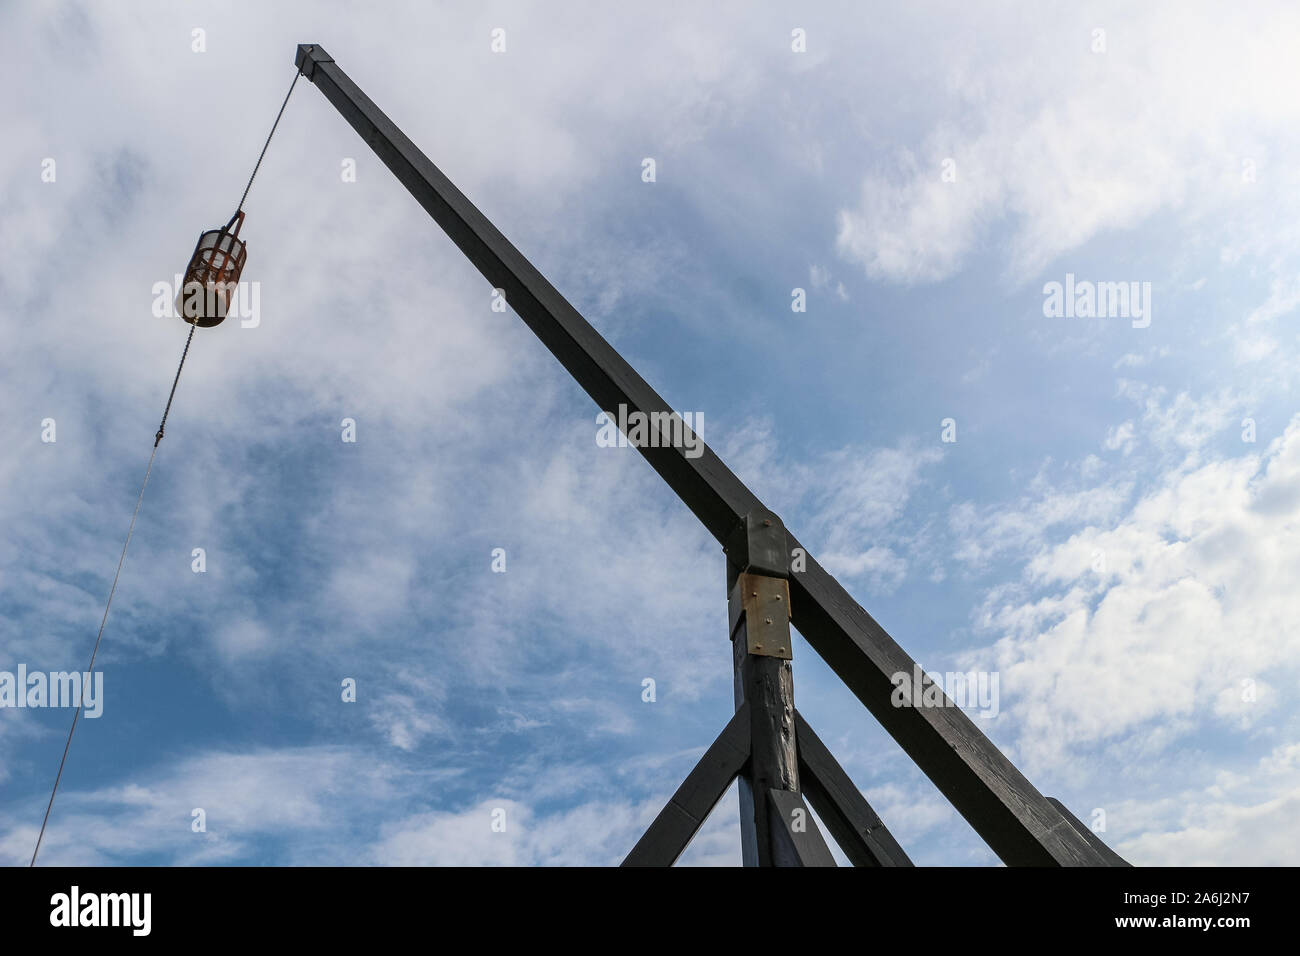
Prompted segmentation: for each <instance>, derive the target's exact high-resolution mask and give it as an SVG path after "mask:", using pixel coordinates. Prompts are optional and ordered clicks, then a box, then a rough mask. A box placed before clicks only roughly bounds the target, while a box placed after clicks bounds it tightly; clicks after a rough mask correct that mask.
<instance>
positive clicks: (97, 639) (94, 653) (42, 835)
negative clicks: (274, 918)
mask: <svg viewBox="0 0 1300 956" xmlns="http://www.w3.org/2000/svg"><path fill="white" fill-rule="evenodd" d="M301 75H302V74H301V72H300V71H298V70H295V71H294V74H293V82H292V83H290V84H289V92H288V93H286V94H284V102H283V103H281V104H280V112H279V113H277V114H276V116H275V122H274V123H273V124H272V125H271V132H270V133H269V134H268V135H267V137H266V142H265V143H264V144H263V145H262V152H261V153H259V154H258V157H257V162H256V163H255V164H254V165H253V173H252V175H250V176H249V177H248V185H246V186H245V187H244V195H242V196H241V197H239V207H238V208H237V209H236V210H235V214H236V215H238V214H239V212H240V211H241V210H242V209H243V208H244V201H245V200H246V199H248V191H249V190H250V189H252V188H253V180H254V179H255V178H256V176H257V171H258V169H260V168H261V166H262V159H263V158H264V157H265V156H266V150H267V147H269V146H270V145H271V137H272V136H274V135H275V130H276V128H277V127H278V126H279V125H280V117H282V116H284V108H285V107H286V106H288V105H289V97H290V96H292V95H293V88H294V87H295V86H297V85H298V77H299V76H301ZM197 328H198V322H197V321H194V322H191V323H190V334H189V335H188V336H187V337H186V339H185V350H184V351H183V352H181V361H180V364H179V365H177V366H176V377H175V378H173V379H172V388H171V392H170V393H169V394H168V395H167V406H166V408H164V409H163V414H162V421H161V422H159V423H158V433H157V434H156V435H154V439H153V453H152V454H150V456H149V467H148V468H146V469H145V472H144V481H143V482H142V483H141V484H140V494H139V496H138V497H137V498H136V500H135V511H134V512H133V513H132V514H131V524H130V525H129V526H128V527H127V529H126V541H125V542H124V543H123V544H122V553H121V555H120V556H119V557H118V559H117V571H116V572H114V574H113V586H112V587H111V588H109V591H108V601H107V602H106V603H105V604H104V616H103V617H102V618H101V619H100V621H99V633H98V634H96V635H95V647H94V649H93V650H92V651H91V652H90V667H89V668H88V669H87V671H86V677H85V680H83V682H82V685H81V694H80V699H79V700H78V701H77V710H76V713H74V714H73V715H72V726H71V727H69V728H68V739H67V740H66V741H65V742H64V744H63V756H62V757H60V758H59V772H58V773H57V774H55V776H54V786H53V787H52V788H51V789H50V801H49V803H47V804H46V805H45V818H44V819H43V820H42V821H41V832H40V833H39V834H38V835H37V837H36V849H34V850H33V851H32V861H31V863H29V864H27V865H28V866H35V865H36V855H37V854H38V853H40V852H41V841H42V840H44V839H45V827H46V825H47V824H48V823H49V822H50V811H51V810H52V809H53V808H54V797H55V795H56V794H57V793H58V792H59V781H61V780H62V779H63V767H64V765H65V764H66V763H67V761H68V750H69V749H70V748H71V747H72V735H73V733H75V732H76V730H77V721H78V720H80V719H81V711H82V709H83V708H84V706H85V702H86V682H88V681H89V679H90V676H91V674H93V673H94V670H95V658H96V657H97V656H98V655H99V645H100V642H101V641H102V640H103V638H104V625H105V624H107V623H108V611H109V608H111V607H112V606H113V596H114V595H115V594H117V582H118V579H119V578H120V577H121V576H122V564H123V563H124V562H125V561H126V549H127V548H128V547H129V546H130V544H131V535H132V534H134V533H135V521H136V519H137V518H138V517H140V505H141V503H142V502H143V501H144V490H145V488H147V487H148V486H149V476H150V475H151V474H152V473H153V463H154V459H155V458H156V457H157V456H158V446H159V445H160V444H161V443H162V440H163V431H164V430H165V429H166V427H167V416H168V415H169V414H170V413H171V410H172V400H173V399H175V397H176V386H177V385H178V384H179V383H180V380H181V370H182V369H184V368H185V359H186V357H187V356H188V355H189V354H190V343H192V342H193V341H194V330H195V329H197Z"/></svg>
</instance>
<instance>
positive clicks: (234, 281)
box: [176, 211, 248, 329]
mask: <svg viewBox="0 0 1300 956" xmlns="http://www.w3.org/2000/svg"><path fill="white" fill-rule="evenodd" d="M243 224H244V213H243V212H242V211H240V212H237V213H235V214H234V215H233V216H231V217H230V222H228V223H226V224H225V225H224V226H222V227H221V228H220V229H210V230H208V231H207V232H205V233H203V234H202V235H200V236H199V242H198V245H196V246H195V247H194V255H192V256H190V264H189V265H188V266H187V267H186V269H185V278H184V280H182V282H181V287H180V289H179V290H177V292H176V313H177V315H179V316H180V317H181V318H182V319H184V320H185V321H186V322H189V323H190V324H191V325H197V326H199V327H200V328H204V329H210V328H212V327H213V326H214V325H220V324H221V323H222V322H223V321H224V320H225V318H226V310H227V309H229V308H230V300H231V299H232V298H233V297H234V295H235V287H236V286H237V285H238V283H239V276H240V273H242V272H243V271H244V261H245V259H247V257H248V249H247V247H246V246H245V244H244V241H243V240H242V239H240V238H239V229H240V227H241V226H243Z"/></svg>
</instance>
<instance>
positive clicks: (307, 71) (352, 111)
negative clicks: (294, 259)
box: [295, 44, 1108, 866]
mask: <svg viewBox="0 0 1300 956" xmlns="http://www.w3.org/2000/svg"><path fill="white" fill-rule="evenodd" d="M295 62H296V63H297V65H298V67H299V69H300V70H301V71H302V73H303V75H304V76H306V77H307V78H308V79H310V80H311V81H312V82H313V83H314V84H315V85H316V87H317V88H318V89H319V90H320V91H321V92H322V93H323V94H324V95H325V98H326V99H327V100H329V102H330V103H331V104H333V106H334V107H335V108H336V109H337V110H338V111H339V113H340V114H341V115H342V116H343V118H344V119H345V120H347V122H348V123H349V124H351V126H352V128H353V129H355V130H356V131H357V133H358V134H360V136H361V138H362V139H363V140H364V141H365V142H366V144H367V145H368V146H370V148H371V149H372V150H374V152H375V155H376V156H378V157H379V159H380V160H381V161H382V162H383V163H384V165H386V166H387V167H388V168H389V170H391V171H392V173H393V175H394V176H396V177H397V179H398V181H399V182H401V183H402V185H404V186H405V187H406V188H407V190H408V191H409V192H410V193H411V195H412V196H413V197H414V198H415V200H416V201H417V202H419V203H420V205H421V206H423V207H424V209H425V211H426V212H428V213H429V215H430V216H431V217H432V218H433V220H434V221H435V222H436V223H437V224H438V225H439V226H440V227H442V229H443V231H444V232H446V234H447V235H448V237H449V238H450V239H451V240H452V242H454V243H455V244H456V246H457V247H458V248H459V249H460V251H461V252H462V253H464V254H465V256H466V258H468V259H469V261H470V262H471V263H472V264H473V265H474V266H475V268H477V269H478V270H479V272H481V273H482V274H483V276H484V277H485V278H486V279H487V280H488V282H489V283H491V285H492V286H493V287H494V288H500V289H504V290H505V293H506V301H507V302H508V303H509V304H510V306H511V307H512V308H513V309H514V310H515V312H516V313H518V315H519V317H520V318H521V319H523V321H524V323H525V324H527V325H528V327H529V328H530V329H532V330H533V332H534V334H536V335H537V337H538V338H539V339H541V341H542V344H543V345H545V346H546V347H547V348H548V349H549V350H550V352H551V354H552V355H554V356H555V357H556V359H557V360H559V362H560V364H561V365H562V366H564V368H565V369H566V370H567V371H568V372H569V374H570V375H572V376H573V378H574V379H575V381H577V383H578V384H579V385H580V386H582V388H583V389H584V390H586V392H587V394H588V395H590V396H591V397H592V399H594V400H595V402H596V404H597V406H598V407H599V408H600V409H601V410H603V411H605V412H607V413H616V412H617V410H618V408H619V406H620V405H622V406H625V407H626V408H627V410H628V413H629V414H631V413H632V412H636V411H640V412H642V413H645V414H647V415H650V414H653V413H656V412H658V413H668V412H671V409H670V408H669V406H668V403H667V402H665V401H664V400H663V399H662V398H661V397H660V396H659V395H658V394H657V393H656V392H655V391H654V389H652V388H651V387H650V386H649V384H647V383H646V381H645V379H643V378H641V376H640V375H638V374H637V372H636V370H635V369H633V368H632V366H631V365H629V364H628V363H627V362H626V361H625V360H624V359H623V357H622V356H621V355H619V354H618V352H616V351H615V350H614V348H613V347H612V346H610V344H609V343H608V342H606V341H605V340H604V339H603V338H602V337H601V336H600V334H599V333H598V332H596V330H595V329H594V328H592V327H591V325H590V324H589V323H588V322H587V320H586V319H584V318H583V317H582V316H581V315H580V314H579V313H578V311H577V310H576V309H575V308H574V307H573V306H572V305H570V304H569V302H568V301H567V300H566V299H565V298H564V297H563V296H562V295H560V293H559V292H558V291H557V290H556V289H555V287H554V286H552V285H551V284H550V283H549V282H548V281H547V280H546V278H545V277H544V276H543V275H542V274H541V273H540V272H539V271H538V270H537V269H536V268H535V267H534V266H533V265H532V263H530V262H529V261H528V259H527V258H525V257H524V255H523V254H522V253H521V252H520V251H519V250H518V249H516V248H515V247H514V246H513V245H512V244H511V243H510V242H509V240H507V239H506V237H505V236H504V235H502V233H501V232H500V231H499V230H498V229H497V228H496V227H495V226H494V225H493V224H492V223H491V222H490V221H488V219H487V217H486V216H484V215H483V213H481V212H480V211H479V210H478V208H477V207H475V206H474V204H473V203H472V202H470V201H469V199H467V198H466V197H465V195H464V194H463V193H462V192H461V191H460V190H459V189H457V188H456V186H455V185H454V184H453V183H452V182H451V180H449V179H448V178H447V177H446V176H445V175H443V173H442V172H441V171H440V170H439V169H438V168H437V167H436V166H435V165H434V164H433V163H432V162H431V161H430V160H429V158H428V157H427V156H425V155H424V153H422V152H421V151H420V150H419V149H418V148H417V147H416V145H415V144H414V143H412V142H411V140H410V139H408V138H407V137H406V134H404V133H403V132H402V131H401V130H400V129H398V127H397V125H396V124H395V123H393V121H392V120H390V119H389V118H388V117H387V116H386V115H385V114H384V112H383V111H382V110H381V109H379V107H378V106H376V105H375V103H374V102H373V101H372V100H371V99H370V98H369V97H368V96H366V94H365V93H363V92H362V91H361V89H360V88H359V87H358V86H357V85H356V84H355V83H353V82H352V80H351V79H350V78H349V77H348V75H347V74H346V73H344V72H343V70H341V69H340V68H339V66H338V64H337V63H335V62H334V58H333V57H331V56H330V55H329V54H328V53H326V52H325V50H324V49H322V48H321V47H320V45H319V44H302V45H300V46H299V47H298V49H297V51H296V55H295ZM638 450H639V451H640V452H641V454H642V455H643V456H644V457H645V459H646V461H648V462H649V463H650V466H651V467H652V468H654V469H655V471H656V472H658V473H659V475H660V477H662V478H663V479H664V481H666V482H667V483H668V485H669V487H670V488H672V490H673V491H674V492H675V493H676V494H677V496H678V497H679V498H681V500H682V502H683V503H684V504H685V505H686V506H687V507H688V508H689V509H690V510H691V512H692V513H693V514H694V515H695V516H696V517H697V518H698V519H699V520H700V522H701V523H702V524H703V525H704V527H705V528H707V529H708V531H709V533H710V534H712V535H713V536H714V538H716V539H717V540H718V541H719V542H720V543H723V544H725V543H726V542H727V540H728V538H729V537H730V536H731V534H732V532H733V531H735V529H736V527H737V525H738V524H740V523H741V522H742V520H743V519H744V518H745V516H746V515H747V514H749V513H750V512H751V511H754V510H755V509H758V508H762V503H761V502H760V501H759V500H758V498H757V497H756V496H755V495H754V494H753V492H751V491H750V490H749V489H748V488H747V487H745V485H744V484H743V483H742V482H741V481H740V479H739V478H737V477H736V476H735V475H734V474H733V473H732V472H731V471H730V469H728V468H727V466H726V465H724V464H723V463H722V461H721V459H719V458H718V456H717V455H716V454H714V453H713V451H712V449H710V448H708V446H707V445H704V444H703V443H700V444H699V445H698V446H697V445H695V444H694V443H693V442H691V443H689V447H688V443H686V442H683V443H682V444H681V445H680V446H671V445H670V446H668V447H649V446H646V447H639V448H638ZM688 450H689V451H690V453H691V455H692V456H693V457H688V455H687V452H688ZM696 452H699V454H696ZM789 545H790V547H791V548H792V549H794V548H798V547H799V544H798V542H797V541H796V540H795V539H794V537H793V536H791V537H790V538H789ZM804 554H805V555H806V562H807V567H806V569H805V570H803V571H796V570H795V569H794V568H793V567H792V568H791V574H790V590H791V598H792V601H793V611H794V614H795V618H794V623H795V626H796V627H797V628H798V629H799V631H800V633H802V634H803V636H804V637H805V638H807V640H808V643H809V644H811V645H812V646H813V648H814V649H815V650H816V651H817V653H818V654H820V655H821V656H822V657H823V658H824V659H825V660H826V662H827V663H828V664H829V665H830V667H831V668H832V670H834V671H835V673H836V674H838V675H839V677H840V679H841V680H843V681H844V682H845V683H846V684H847V685H848V686H849V688H850V689H851V690H852V691H853V692H854V694H856V695H857V697H858V699H859V700H861V701H862V702H863V703H864V704H865V705H866V706H867V708H868V709H869V710H870V711H871V713H872V714H874V715H875V717H876V719H877V720H879V721H880V723H881V725H882V726H884V728H885V730H887V731H888V732H889V734H890V735H891V736H893V738H894V739H895V740H896V741H898V743H899V745H900V746H901V747H902V748H903V750H904V751H906V752H907V754H908V756H909V757H911V758H912V760H913V761H915V762H916V764H917V766H918V767H920V768H921V770H922V771H924V773H925V774H926V776H928V777H929V778H930V779H931V780H932V781H933V782H934V784H935V786H937V787H938V788H939V790H940V791H941V792H942V793H943V794H944V796H945V797H947V798H948V800H949V801H951V802H952V805H953V806H954V807H955V808H956V809H957V811H958V812H959V813H961V815H962V816H963V817H965V818H966V820H967V822H969V823H970V825H971V826H972V827H974V828H975V830H976V832H978V833H979V834H980V836H982V837H983V838H984V839H985V840H986V841H987V842H988V844H989V846H990V847H992V849H993V850H994V852H995V853H997V854H998V856H1000V857H1001V858H1002V860H1003V861H1004V862H1006V863H1008V864H1025V865H1060V866H1067V865H1104V864H1106V863H1107V862H1108V860H1107V859H1106V858H1105V857H1104V856H1103V855H1102V854H1100V853H1099V852H1098V851H1097V850H1096V849H1095V848H1094V847H1093V846H1092V844H1091V843H1090V842H1089V841H1088V840H1086V839H1084V837H1083V836H1082V835H1081V834H1080V833H1079V832H1078V831H1077V830H1076V829H1075V828H1074V827H1073V826H1072V825H1071V824H1070V823H1068V822H1067V821H1066V819H1065V817H1064V816H1062V815H1061V813H1060V811H1058V810H1057V809H1056V808H1055V807H1053V806H1052V805H1051V804H1050V803H1049V802H1048V801H1047V800H1046V798H1044V797H1043V796H1042V794H1040V793H1039V792H1038V791H1037V790H1036V789H1034V787H1033V786H1032V785H1031V784H1030V783H1029V781H1028V780H1026V779H1025V777H1024V775H1023V774H1021V773H1020V771H1018V770H1017V769H1016V768H1015V767H1014V766H1013V765H1012V764H1011V761H1010V760H1008V759H1007V757H1006V756H1005V755H1004V754H1003V753H1002V751H1001V750H999V749H998V748H997V746H995V745H994V744H993V743H992V741H990V740H988V739H987V738H986V737H985V736H984V735H983V734H982V733H980V731H979V730H978V729H977V728H976V727H975V725H974V724H973V723H972V722H971V721H970V719H969V718H967V717H966V716H965V714H963V713H962V712H961V711H960V710H959V709H957V708H956V707H954V706H944V707H934V708H931V707H902V708H896V707H893V706H892V705H891V704H890V694H891V692H892V690H893V685H892V683H891V677H892V675H894V674H896V673H906V674H911V673H912V670H913V665H914V662H913V661H912V659H911V657H909V656H908V655H907V654H906V653H905V652H904V651H903V650H902V648H900V647H899V646H898V645H897V644H896V643H895V642H894V640H893V639H892V638H891V637H890V636H889V635H888V634H887V633H886V632H885V630H884V629H883V628H882V627H881V626H880V625H879V624H877V623H876V622H875V621H874V620H873V619H872V618H871V616H870V615H869V614H867V612H866V611H864V610H863V609H862V608H861V607H860V606H859V605H858V604H857V602H856V601H854V600H853V598H852V597H851V596H850V595H849V593H848V592H847V591H846V590H845V589H844V588H843V587H842V586H841V585H840V584H839V582H838V581H836V580H835V579H834V578H833V577H832V576H831V575H830V574H828V573H827V572H826V570H825V569H823V568H822V567H821V566H820V565H819V564H818V563H817V562H816V561H815V560H813V558H812V556H811V555H808V554H807V552H806V551H805V552H804ZM801 560H803V559H801ZM945 703H946V704H950V703H951V702H949V701H947V699H946V698H945Z"/></svg>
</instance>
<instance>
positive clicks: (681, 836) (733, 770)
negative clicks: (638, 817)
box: [622, 707, 749, 866]
mask: <svg viewBox="0 0 1300 956" xmlns="http://www.w3.org/2000/svg"><path fill="white" fill-rule="evenodd" d="M748 759H749V708H747V707H742V708H741V709H740V710H738V711H736V713H735V714H733V715H732V718H731V720H730V721H728V722H727V726H726V727H725V728H723V731H722V733H720V734H719V735H718V738H717V740H715V741H713V743H712V744H711V745H710V746H709V749H708V750H706V751H705V752H704V756H703V757H701V758H700V760H699V763H697V764H696V765H695V768H694V769H693V770H692V771H691V772H690V774H689V775H688V776H687V777H686V779H685V780H684V781H682V785H681V786H680V787H678V788H677V792H676V793H674V794H673V796H672V799H671V800H669V801H668V803H667V804H666V805H665V806H664V808H663V809H662V810H660V811H659V816H657V817H655V821H654V823H652V824H650V828H649V829H648V830H646V832H645V833H643V834H642V835H641V839H639V840H637V842H636V846H634V847H632V851H631V852H630V853H628V855H627V858H626V859H624V860H623V864H622V865H623V866H672V865H673V864H674V863H676V862H677V858H678V857H679V856H681V855H682V852H683V851H684V850H685V849H686V847H687V846H688V845H689V844H690V842H691V840H692V839H693V838H694V836H695V834H696V832H697V831H698V830H699V829H700V826H701V824H703V823H704V820H705V818H707V817H708V815H709V812H710V811H711V810H712V809H713V808H714V806H715V805H716V804H717V802H718V801H719V800H721V799H722V795H723V794H724V793H726V792H727V788H728V787H729V786H731V781H732V780H734V779H735V777H736V774H738V773H740V771H741V769H742V768H743V767H744V766H745V761H746V760H748Z"/></svg>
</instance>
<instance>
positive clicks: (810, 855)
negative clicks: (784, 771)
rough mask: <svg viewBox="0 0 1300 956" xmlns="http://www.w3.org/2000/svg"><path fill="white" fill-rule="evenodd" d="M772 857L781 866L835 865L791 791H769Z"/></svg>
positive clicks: (809, 816)
mask: <svg viewBox="0 0 1300 956" xmlns="http://www.w3.org/2000/svg"><path fill="white" fill-rule="evenodd" d="M767 806H768V811H769V812H770V813H771V828H772V841H773V843H774V855H776V856H777V857H779V858H780V859H781V860H782V863H781V864H780V865H781V866H835V857H834V856H832V855H831V850H830V847H828V846H827V845H826V840H825V839H824V838H823V837H822V834H821V831H820V830H818V829H817V821H816V820H814V819H813V815H812V813H811V812H809V810H808V805H807V804H806V803H804V802H803V797H802V796H800V795H799V794H798V793H797V792H795V791H793V790H775V789H774V790H769V791H768V802H767Z"/></svg>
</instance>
